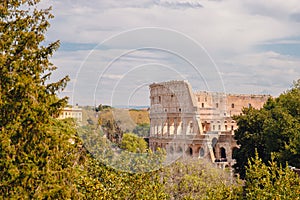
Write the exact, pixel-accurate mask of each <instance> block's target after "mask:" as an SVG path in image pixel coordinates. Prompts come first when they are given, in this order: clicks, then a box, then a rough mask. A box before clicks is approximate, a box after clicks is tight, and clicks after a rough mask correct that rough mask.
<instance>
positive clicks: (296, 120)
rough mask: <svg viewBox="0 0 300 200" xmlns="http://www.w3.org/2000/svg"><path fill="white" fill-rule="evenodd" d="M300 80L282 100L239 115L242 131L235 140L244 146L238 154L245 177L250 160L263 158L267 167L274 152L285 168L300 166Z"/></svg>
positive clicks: (239, 129) (272, 101)
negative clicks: (257, 157) (256, 157)
mask: <svg viewBox="0 0 300 200" xmlns="http://www.w3.org/2000/svg"><path fill="white" fill-rule="evenodd" d="M299 83H300V80H298V81H297V82H295V83H294V86H293V88H292V89H290V90H288V91H286V92H284V93H283V94H281V95H280V96H279V97H278V98H274V99H271V98H270V99H269V100H268V101H267V102H266V103H265V105H264V107H263V108H262V109H259V110H257V109H254V108H245V109H244V110H243V115H241V116H236V120H237V124H238V127H239V128H238V129H237V130H236V132H235V139H236V140H237V143H238V144H239V145H240V148H239V149H238V150H237V152H236V157H235V158H236V161H237V164H236V165H235V169H236V171H237V172H239V173H240V174H241V176H242V177H244V176H245V169H246V166H247V165H248V159H249V158H252V157H254V156H255V151H256V150H257V152H258V155H259V157H260V158H261V159H262V161H263V162H264V163H265V164H268V161H270V159H271V154H272V153H274V156H275V160H276V161H278V163H281V164H282V165H284V166H285V164H286V163H287V162H288V163H289V164H290V165H293V166H295V167H300V147H299V145H300V117H299V116H300V87H299V85H300V84H299Z"/></svg>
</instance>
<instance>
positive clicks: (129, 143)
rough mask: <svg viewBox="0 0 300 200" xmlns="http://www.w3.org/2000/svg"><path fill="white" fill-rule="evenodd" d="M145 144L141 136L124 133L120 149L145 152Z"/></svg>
mask: <svg viewBox="0 0 300 200" xmlns="http://www.w3.org/2000/svg"><path fill="white" fill-rule="evenodd" d="M147 146H148V145H147V143H146V141H145V140H144V139H143V138H140V137H138V136H137V135H135V134H133V133H125V134H124V135H123V139H122V142H121V145H120V147H121V148H122V149H124V150H127V151H130V152H133V153H145V152H146V150H147Z"/></svg>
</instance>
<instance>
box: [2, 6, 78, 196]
mask: <svg viewBox="0 0 300 200" xmlns="http://www.w3.org/2000/svg"><path fill="white" fill-rule="evenodd" d="M38 3H39V0H23V1H20V0H4V1H2V3H1V5H0V17H1V20H0V47H1V50H0V51H1V53H0V68H1V70H0V73H1V74H0V130H1V132H0V137H1V140H0V177H1V181H0V193H1V195H2V197H4V198H12V199H14V198H20V197H21V198H25V199H44V198H55V199H69V198H71V197H74V196H78V195H79V193H78V189H77V185H76V180H77V177H78V176H79V174H78V170H77V169H78V167H79V166H80V162H79V160H78V158H79V157H80V156H81V153H80V152H81V151H80V148H81V147H80V145H79V144H80V142H79V140H78V138H77V137H76V132H75V130H74V128H72V124H71V122H62V121H58V120H56V119H55V117H56V116H58V115H59V112H60V109H61V108H63V107H64V106H65V105H66V102H67V99H66V98H62V99H60V98H58V97H57V92H59V91H61V90H63V89H64V87H65V86H66V83H67V81H68V77H64V78H62V79H61V80H59V81H58V82H52V83H50V82H49V78H50V76H51V71H53V70H55V69H56V67H55V66H54V65H53V64H51V63H50V61H49V58H50V57H51V56H52V54H53V53H54V52H55V50H56V49H57V48H58V47H59V42H58V41H56V42H53V43H51V44H49V45H47V46H43V45H42V44H43V43H44V42H45V41H44V40H45V36H44V34H45V32H46V30H47V29H48V27H49V22H48V20H49V19H51V18H52V17H53V16H52V15H51V13H50V10H51V9H50V8H47V9H38V8H37V4H38ZM73 126H74V125H73Z"/></svg>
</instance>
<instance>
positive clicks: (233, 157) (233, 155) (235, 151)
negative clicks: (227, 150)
mask: <svg viewBox="0 0 300 200" xmlns="http://www.w3.org/2000/svg"><path fill="white" fill-rule="evenodd" d="M237 151H238V148H237V147H233V148H232V159H236V157H237Z"/></svg>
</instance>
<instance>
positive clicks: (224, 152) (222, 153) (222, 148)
mask: <svg viewBox="0 0 300 200" xmlns="http://www.w3.org/2000/svg"><path fill="white" fill-rule="evenodd" d="M220 156H221V160H223V159H226V149H225V148H224V147H221V148H220Z"/></svg>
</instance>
